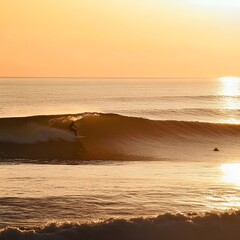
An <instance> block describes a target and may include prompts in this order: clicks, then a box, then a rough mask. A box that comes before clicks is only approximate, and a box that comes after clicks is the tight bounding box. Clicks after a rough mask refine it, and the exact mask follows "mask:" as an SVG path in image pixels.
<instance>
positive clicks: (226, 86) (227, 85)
mask: <svg viewBox="0 0 240 240" xmlns="http://www.w3.org/2000/svg"><path fill="white" fill-rule="evenodd" d="M219 81H220V82H221V83H222V85H223V89H222V94H223V95H227V96H236V95H239V94H240V86H239V85H240V78H239V77H221V78H219Z"/></svg>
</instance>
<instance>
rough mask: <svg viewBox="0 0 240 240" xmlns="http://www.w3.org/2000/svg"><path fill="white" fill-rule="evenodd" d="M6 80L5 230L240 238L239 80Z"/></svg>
mask: <svg viewBox="0 0 240 240" xmlns="http://www.w3.org/2000/svg"><path fill="white" fill-rule="evenodd" d="M0 90H1V91H0V229H1V230H0V239H64V240H65V239H239V238H240V230H239V227H238V226H239V224H240V150H239V149H240V148H239V147H240V81H239V79H237V78H230V77H229V78H221V79H75V78H74V79H66V78H61V79H6V78H5V79H4V78H2V79H0ZM72 121H74V122H75V125H76V126H77V127H78V135H79V137H75V136H74V133H73V132H71V131H69V125H70V123H71V122H72ZM214 148H218V150H219V151H213V150H214ZM173 230H174V231H173Z"/></svg>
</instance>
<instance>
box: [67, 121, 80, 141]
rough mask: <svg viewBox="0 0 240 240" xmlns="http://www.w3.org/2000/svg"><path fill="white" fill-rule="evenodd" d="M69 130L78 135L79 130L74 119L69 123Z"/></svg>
mask: <svg viewBox="0 0 240 240" xmlns="http://www.w3.org/2000/svg"><path fill="white" fill-rule="evenodd" d="M69 130H70V131H71V132H74V134H75V136H76V137H77V130H78V127H77V126H76V125H75V122H74V121H72V122H71V123H70V125H69Z"/></svg>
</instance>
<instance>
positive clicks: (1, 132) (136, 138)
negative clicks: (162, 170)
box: [0, 113, 240, 161]
mask: <svg viewBox="0 0 240 240" xmlns="http://www.w3.org/2000/svg"><path fill="white" fill-rule="evenodd" d="M72 121H75V125H76V126H77V127H78V135H79V136H80V137H75V136H74V133H73V132H71V131H69V125H70V123H71V122H72ZM0 126H1V128H0V159H2V160H13V159H18V160H20V159H22V160H24V159H25V160H30V159H31V160H38V161H41V160H42V161H46V160H52V161H61V160H69V161H71V160H93V159H94V160H109V159H110V160H135V159H139V157H141V158H148V157H154V158H158V157H159V156H161V157H163V156H164V154H162V153H164V152H166V151H168V152H171V151H172V150H173V149H175V150H176V148H175V147H176V146H179V144H180V143H181V144H184V143H185V144H186V145H188V146H189V145H192V144H195V143H207V144H209V143H221V139H225V141H226V139H229V140H231V141H234V140H235V141H236V139H237V140H239V137H240V125H234V124H218V123H203V122H185V121H170V120H169V121H157V120H149V119H144V118H137V117H127V116H122V115H117V114H101V113H83V114H77V115H54V116H33V117H23V118H2V119H0ZM228 142H229V141H228ZM166 146H173V149H172V150H171V149H167V150H166Z"/></svg>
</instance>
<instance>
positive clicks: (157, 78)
mask: <svg viewBox="0 0 240 240" xmlns="http://www.w3.org/2000/svg"><path fill="white" fill-rule="evenodd" d="M0 78H81V79H96V78H98V79H209V78H218V77H66V76H64V77H14V76H0Z"/></svg>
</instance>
